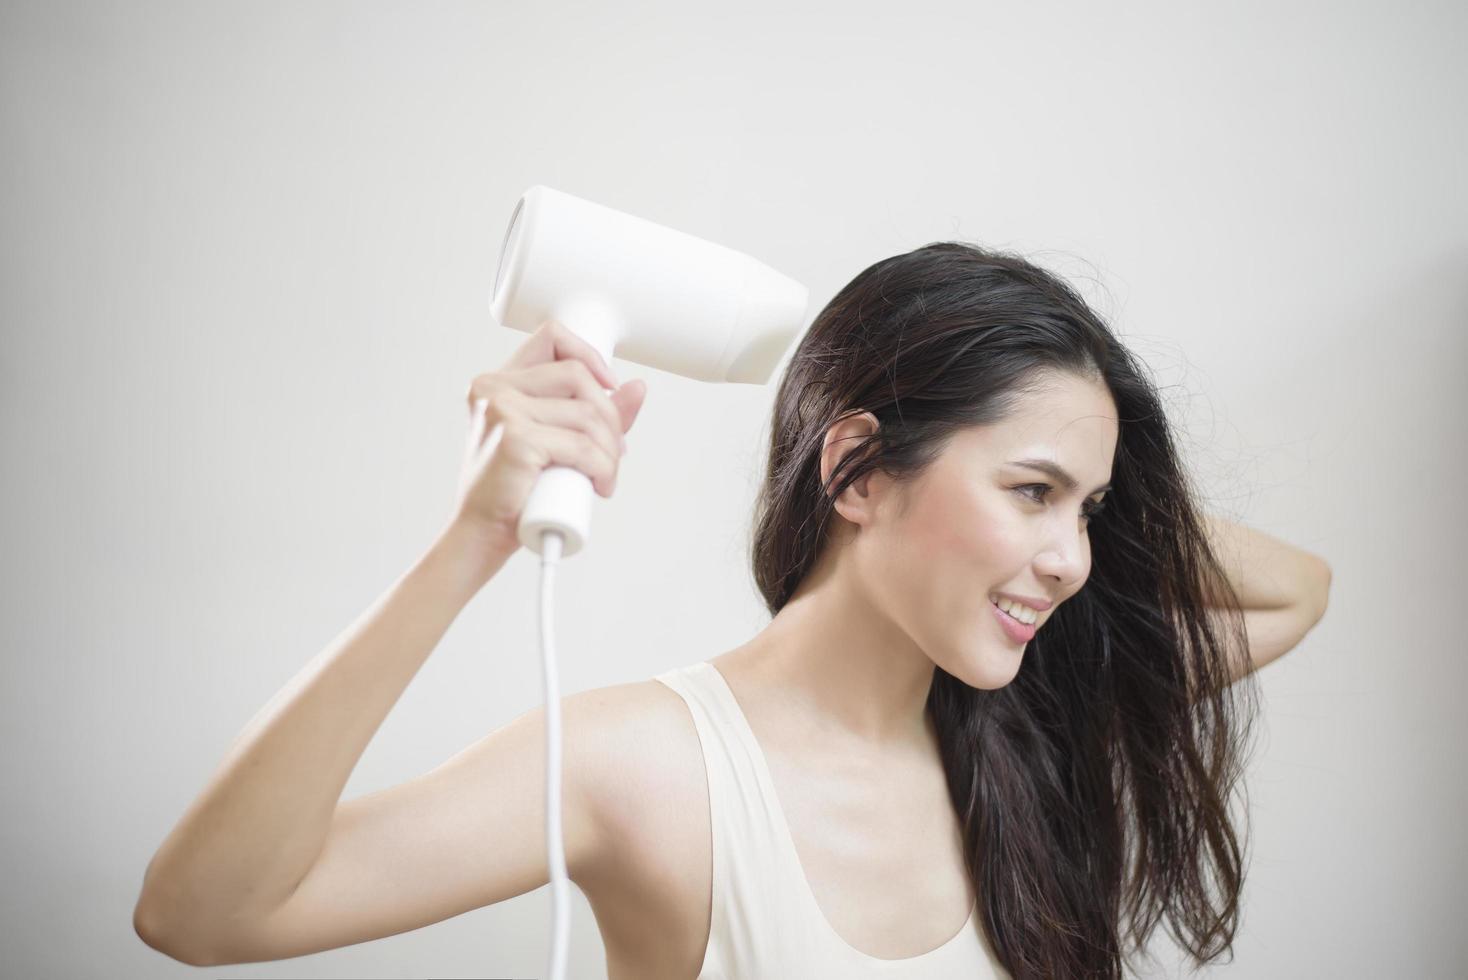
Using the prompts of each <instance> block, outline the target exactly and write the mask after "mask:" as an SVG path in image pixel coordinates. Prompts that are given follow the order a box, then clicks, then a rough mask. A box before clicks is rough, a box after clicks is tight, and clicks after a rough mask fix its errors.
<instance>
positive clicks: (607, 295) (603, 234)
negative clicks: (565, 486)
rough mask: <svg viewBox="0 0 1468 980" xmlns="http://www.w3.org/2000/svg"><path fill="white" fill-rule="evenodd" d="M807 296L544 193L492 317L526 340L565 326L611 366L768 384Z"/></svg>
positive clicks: (504, 257) (692, 245)
mask: <svg viewBox="0 0 1468 980" xmlns="http://www.w3.org/2000/svg"><path fill="white" fill-rule="evenodd" d="M808 298H809V293H808V291H807V290H806V288H805V286H803V285H801V284H800V283H798V282H796V281H794V280H793V279H790V278H788V277H787V276H783V275H781V274H780V273H778V272H776V271H775V270H773V269H771V268H770V267H769V266H767V265H765V264H764V263H762V262H758V261H756V260H755V259H753V258H750V257H749V256H748V255H745V254H744V253H742V252H736V251H735V250H733V249H731V248H726V247H725V246H723V245H716V244H714V243H713V242H708V241H705V240H703V239H701V238H697V237H695V236H693V235H689V234H687V233H685V232H681V231H676V230H674V229H672V228H666V227H664V226H662V225H659V224H655V223H653V222H651V221H647V220H645V219H643V218H638V217H636V216H634V215H630V214H626V213H624V212H621V211H617V210H614V209H612V208H609V207H606V206H604V205H600V204H595V203H593V202H591V201H586V200H583V199H581V198H579V197H574V196H572V195H570V194H566V193H563V192H561V191H556V190H552V189H551V188H549V187H545V186H542V185H539V184H537V185H535V186H533V187H531V188H530V189H529V190H527V191H526V192H525V193H524V195H522V196H521V198H520V201H519V203H518V204H517V205H516V206H515V211H514V214H513V215H512V216H511V218H510V226H509V229H508V230H507V231H506V233H505V242H504V247H503V249H502V251H501V253H500V263H499V271H498V272H497V273H496V275H495V285H494V299H493V303H492V307H491V311H492V312H493V314H494V317H495V319H496V320H498V321H499V322H500V323H502V324H504V325H505V326H507V327H513V328H515V329H517V330H523V331H525V332H526V333H530V332H533V331H534V330H535V329H536V328H537V327H538V326H539V325H540V324H541V322H542V321H544V320H546V319H553V320H556V321H558V322H560V323H562V324H564V325H565V326H567V327H569V328H570V329H571V330H573V331H574V332H575V333H576V334H577V335H578V336H580V337H582V338H583V339H585V340H586V341H587V342H588V343H590V344H591V345H592V346H593V347H595V348H596V349H597V351H598V352H599V353H600V354H601V355H602V356H603V357H605V358H606V359H607V360H608V361H610V359H611V357H612V356H613V355H615V356H617V357H620V358H622V359H624V360H628V361H636V362H637V363H639V364H645V365H647V366H649V367H655V368H660V369H662V370H664V371H670V372H672V373H674V374H680V375H683V376H684V377H688V378H697V379H699V380H701V381H715V382H736V383H743V384H764V383H765V382H766V381H768V380H769V378H770V375H771V374H772V373H773V371H774V368H775V365H776V364H777V363H778V362H779V360H780V358H781V356H782V355H783V354H784V353H785V351H786V349H788V348H789V346H790V343H791V341H792V340H793V339H794V337H795V334H796V332H797V331H798V329H799V328H800V327H801V326H802V323H803V321H804V317H805V309H806V303H807V300H808Z"/></svg>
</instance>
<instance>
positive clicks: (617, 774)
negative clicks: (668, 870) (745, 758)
mask: <svg viewBox="0 0 1468 980" xmlns="http://www.w3.org/2000/svg"><path fill="white" fill-rule="evenodd" d="M565 703H566V712H565V714H566V734H567V744H568V747H569V745H570V743H571V741H572V740H573V739H574V740H575V741H576V743H577V744H578V745H580V746H581V747H582V751H583V753H584V755H583V758H582V759H581V760H579V762H580V764H581V765H582V766H584V783H583V785H584V786H585V787H586V791H587V793H588V794H589V796H590V799H589V800H588V802H589V804H590V805H591V806H592V807H593V809H594V812H595V817H596V822H597V824H598V825H599V826H600V827H601V828H602V831H603V833H605V834H607V835H608V837H609V843H610V844H611V845H612V847H613V849H615V850H621V851H623V853H627V850H626V849H628V848H633V849H640V848H638V845H639V844H640V843H641V842H642V841H644V840H645V839H647V838H649V837H651V838H652V840H654V841H655V840H657V837H658V836H659V831H660V830H661V829H665V828H660V827H659V826H658V821H659V815H660V814H664V813H668V812H670V811H674V812H676V811H678V810H682V811H683V812H684V813H685V814H686V813H687V810H686V809H685V806H686V804H688V803H689V802H695V803H696V802H697V801H699V800H706V799H707V787H706V784H705V779H706V777H705V774H704V767H703V758H702V751H701V748H700V744H699V740H698V732H697V729H696V728H695V727H694V723H693V717H692V715H691V713H690V711H689V709H688V706H687V704H686V703H685V702H684V701H683V698H682V696H681V695H680V694H678V692H676V691H674V690H673V689H672V688H670V687H668V686H667V685H666V684H664V683H663V682H662V681H659V680H657V679H656V678H651V677H650V678H647V679H644V680H638V681H628V682H624V683H620V684H611V685H608V686H606V687H599V688H592V689H589V690H585V691H581V692H578V693H577V694H574V695H571V696H570V697H568V698H567V699H566V702H565ZM573 727H576V728H580V731H579V732H573ZM566 764H567V766H570V765H573V764H576V762H575V761H573V760H572V759H570V758H568V759H567V760H566Z"/></svg>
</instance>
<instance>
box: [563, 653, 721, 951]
mask: <svg viewBox="0 0 1468 980" xmlns="http://www.w3.org/2000/svg"><path fill="white" fill-rule="evenodd" d="M573 702H575V706H574V707H572V703H573ZM566 704H567V707H568V711H567V713H566V717H567V732H568V735H569V733H570V730H571V726H572V725H573V724H574V725H579V726H582V730H581V732H580V733H579V736H578V737H577V741H578V743H579V744H581V745H583V746H585V747H586V748H585V749H584V753H585V754H584V755H583V758H582V759H581V760H579V764H581V765H583V766H584V767H585V771H586V773H587V776H588V777H589V779H588V781H587V782H586V783H585V785H586V786H587V791H588V793H590V794H592V795H593V796H594V800H591V801H589V802H590V804H591V805H592V806H593V808H594V809H595V811H596V822H597V824H598V826H599V828H600V832H599V836H600V840H601V847H600V848H599V849H598V850H599V853H600V858H601V859H600V860H598V861H597V862H596V863H595V868H594V869H589V870H588V873H587V875H586V876H585V879H584V880H578V881H577V885H578V886H580V887H581V889H582V891H583V892H584V893H585V894H586V897H587V899H588V900H589V901H590V903H591V905H592V908H593V909H594V910H595V913H596V919H597V924H598V926H599V927H600V929H601V931H602V936H603V941H604V942H605V943H606V945H607V949H608V956H609V957H611V956H613V955H616V956H617V957H618V963H619V968H618V969H617V970H615V971H613V970H611V969H610V966H611V964H610V961H609V975H612V976H617V975H628V976H632V975H637V976H653V975H665V974H678V973H682V974H687V973H688V972H689V969H688V966H689V964H693V965H694V967H695V968H696V965H697V963H698V961H699V958H700V957H701V956H702V951H703V948H704V945H705V944H706V943H707V940H708V930H709V920H708V914H709V911H708V910H709V902H710V895H711V888H712V874H713V870H712V864H713V858H712V839H711V837H712V835H711V825H710V820H711V817H710V813H709V805H708V786H707V776H706V774H705V772H704V765H703V757H702V750H701V747H700V743H699V739H698V732H697V730H696V729H695V728H694V723H693V717H692V715H691V713H690V712H689V709H688V706H687V705H686V704H685V703H684V701H683V699H682V696H681V695H679V694H678V693H677V692H676V691H674V690H673V689H671V688H669V687H668V686H667V685H665V684H663V683H662V682H661V681H659V680H657V679H655V678H648V679H646V680H640V681H632V682H627V683H622V684H613V685H610V686H607V687H601V688H595V689H592V690H588V691H583V692H580V693H578V694H575V695H572V696H571V697H570V698H567V699H566ZM573 716H574V721H573V720H572V719H573ZM567 747H568V758H567V760H566V764H567V766H568V767H569V766H571V765H572V764H575V763H573V760H572V759H571V758H570V757H569V751H570V742H569V741H568V743H567ZM613 951H616V952H615V954H614V952H613ZM654 967H656V968H654Z"/></svg>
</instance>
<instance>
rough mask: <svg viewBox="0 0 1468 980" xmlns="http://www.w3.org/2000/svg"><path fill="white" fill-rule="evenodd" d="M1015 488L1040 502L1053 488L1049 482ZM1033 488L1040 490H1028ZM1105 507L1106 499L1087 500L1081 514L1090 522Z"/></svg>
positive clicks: (1027, 484)
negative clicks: (1033, 491) (1032, 491)
mask: <svg viewBox="0 0 1468 980" xmlns="http://www.w3.org/2000/svg"><path fill="white" fill-rule="evenodd" d="M1014 489H1015V490H1017V491H1019V492H1020V493H1022V494H1024V495H1025V496H1026V497H1028V498H1029V499H1031V500H1033V501H1034V502H1035V503H1037V504H1039V503H1044V502H1045V494H1046V493H1048V492H1049V491H1050V490H1051V489H1052V488H1051V486H1050V484H1048V483H1026V484H1025V485H1024V486H1021V487H1015V488H1014ZM1031 490H1035V491H1038V493H1034V494H1032V493H1029V492H1027V491H1031ZM1105 508H1106V502H1105V501H1104V500H1101V501H1098V500H1087V501H1086V504H1085V506H1084V507H1082V508H1081V516H1082V517H1084V518H1085V519H1086V521H1087V522H1088V523H1089V522H1090V521H1091V520H1092V519H1093V518H1094V517H1095V516H1096V515H1097V514H1099V513H1101V511H1102V510H1104V509H1105Z"/></svg>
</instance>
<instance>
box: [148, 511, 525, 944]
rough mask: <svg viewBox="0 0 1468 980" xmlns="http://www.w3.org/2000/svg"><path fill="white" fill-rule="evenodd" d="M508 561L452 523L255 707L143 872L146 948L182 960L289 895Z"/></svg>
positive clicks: (485, 539)
mask: <svg viewBox="0 0 1468 980" xmlns="http://www.w3.org/2000/svg"><path fill="white" fill-rule="evenodd" d="M513 553H514V548H513V547H512V546H511V545H510V544H508V543H506V542H504V541H502V540H501V539H498V538H494V537H491V536H489V535H487V534H484V533H481V532H479V531H478V529H477V527H476V526H473V525H471V524H468V523H465V522H461V521H459V520H457V519H456V520H454V521H452V522H451V523H450V524H449V525H448V526H447V527H446V528H445V529H444V531H443V532H442V533H441V534H440V535H439V537H438V538H437V539H436V540H435V541H434V542H433V544H432V546H431V547H430V548H429V549H428V550H427V552H426V553H425V554H424V555H423V557H422V558H420V559H419V560H418V561H417V562H416V563H415V564H414V565H413V567H412V568H411V569H409V570H408V571H407V572H406V573H405V574H404V575H403V576H402V577H401V578H400V579H399V580H398V581H397V582H396V583H394V584H393V586H392V587H391V588H390V589H389V590H388V591H387V592H386V593H385V594H384V595H383V596H382V597H381V598H379V599H378V600H377V602H375V603H374V604H373V605H372V606H371V607H370V608H369V609H368V610H367V611H366V612H365V613H364V614H363V615H362V616H361V617H359V618H358V620H357V621H356V622H355V623H353V624H352V625H351V626H349V627H348V628H347V629H346V631H344V632H343V633H342V634H341V635H340V636H338V637H337V638H336V639H335V640H333V641H332V642H331V644H329V645H328V646H327V647H326V648H325V649H324V650H322V651H321V653H320V654H318V655H317V656H316V657H315V658H313V659H312V660H311V662H310V663H308V664H307V665H306V666H305V668H304V669H303V670H302V671H301V672H300V673H299V674H297V675H296V676H295V677H294V678H293V679H292V680H291V681H290V683H288V684H287V685H286V686H285V687H284V688H283V689H282V690H281V691H280V692H279V693H278V694H276V695H275V696H274V697H273V698H272V699H271V700H270V701H269V702H268V703H266V705H265V706H264V707H263V708H262V709H261V710H260V711H259V712H258V713H257V714H256V715H255V717H254V718H253V719H252V720H251V721H250V722H249V724H248V725H246V726H245V729H244V730H243V731H242V732H241V733H240V735H239V737H238V738H237V739H236V740H235V742H234V743H233V744H232V745H231V747H230V749H229V752H228V753H227V755H226V756H225V759H224V761H223V762H222V763H221V764H220V766H219V768H218V770H217V771H216V772H215V774H214V775H213V777H212V778H211V779H210V781H209V783H208V784H207V786H206V787H205V789H204V791H203V792H202V793H201V794H200V795H199V797H198V798H197V799H195V800H194V802H193V803H192V804H191V805H190V806H189V808H188V809H187V810H186V811H185V813H184V815H183V817H182V818H181V819H180V820H179V822H178V825H177V826H175V827H174V828H173V831H172V832H171V833H170V834H169V835H168V837H167V838H166V839H165V840H164V841H163V844H162V845H161V846H160V847H159V849H158V852H157V854H156V855H154V857H153V859H152V861H151V862H150V863H149V865H148V868H147V871H146V872H145V874H144V880H143V887H142V892H141V894H140V896H139V898H138V902H137V906H136V908H135V910H134V920H133V922H134V928H135V929H136V931H137V932H138V935H139V936H140V937H142V938H143V940H144V941H145V942H147V943H148V944H149V945H151V946H154V947H155V948H159V949H162V950H164V951H166V952H169V954H170V955H175V956H176V957H178V958H184V957H188V956H191V955H192V954H193V951H195V950H203V949H208V948H210V946H211V944H212V943H213V941H214V937H215V935H216V934H218V933H220V932H222V931H227V930H229V929H231V928H233V924H238V923H243V922H249V921H252V920H253V919H254V918H256V917H260V916H263V915H265V914H267V913H269V912H270V911H272V910H274V909H276V908H278V907H279V906H280V905H281V904H282V903H283V902H284V901H285V900H286V899H287V898H288V897H289V896H290V895H291V894H292V893H293V892H294V890H295V889H296V887H297V885H298V884H300V882H301V881H302V880H303V879H304V878H305V876H306V875H307V873H308V872H309V871H310V870H311V868H312V866H313V864H314V863H315V862H316V860H317V858H318V856H319V855H320V854H321V851H322V847H323V844H324V842H325V840H326V837H327V832H328V830H329V828H330V827H331V823H332V817H333V814H334V813H335V811H336V809H337V801H338V799H339V798H340V796H341V793H342V790H343V788H344V787H345V786H346V783H347V779H348V777H349V776H350V775H351V773H352V770H353V769H354V768H355V767H356V764H357V760H358V759H359V758H360V757H361V755H362V752H363V750H364V749H365V748H366V746H367V743H368V742H369V741H370V740H371V738H372V736H373V734H374V733H375V732H376V731H377V729H378V727H379V726H380V725H381V724H382V721H383V719H384V718H385V717H386V716H387V713H388V711H389V710H390V709H391V708H392V706H393V705H394V704H395V703H397V700H398V698H399V697H400V696H401V695H402V693H403V690H404V689H405V688H406V687H407V685H408V682H409V681H410V680H412V678H413V676H414V675H415V674H416V673H417V672H418V669H419V667H421V666H422V665H423V662H424V661H425V660H427V658H428V656H429V654H430V653H432V651H433V649H434V648H435V647H436V646H437V645H438V642H439V640H440V639H441V638H442V637H443V634H444V633H445V632H446V631H447V629H448V627H449V625H450V624H451V623H452V622H453V621H454V619H455V618H456V617H457V616H458V614H459V612H460V610H462V609H463V608H464V606H465V605H466V604H467V603H468V601H469V600H470V599H471V598H472V597H473V596H474V595H475V594H476V593H477V592H478V591H479V589H480V588H482V587H483V586H484V584H485V583H486V582H488V581H489V579H490V578H492V577H493V576H494V575H495V573H496V572H498V570H499V569H500V568H501V567H502V566H503V565H504V564H505V562H506V561H508V559H509V557H510V556H511V555H512V554H513ZM179 954H182V956H180V955H179Z"/></svg>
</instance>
